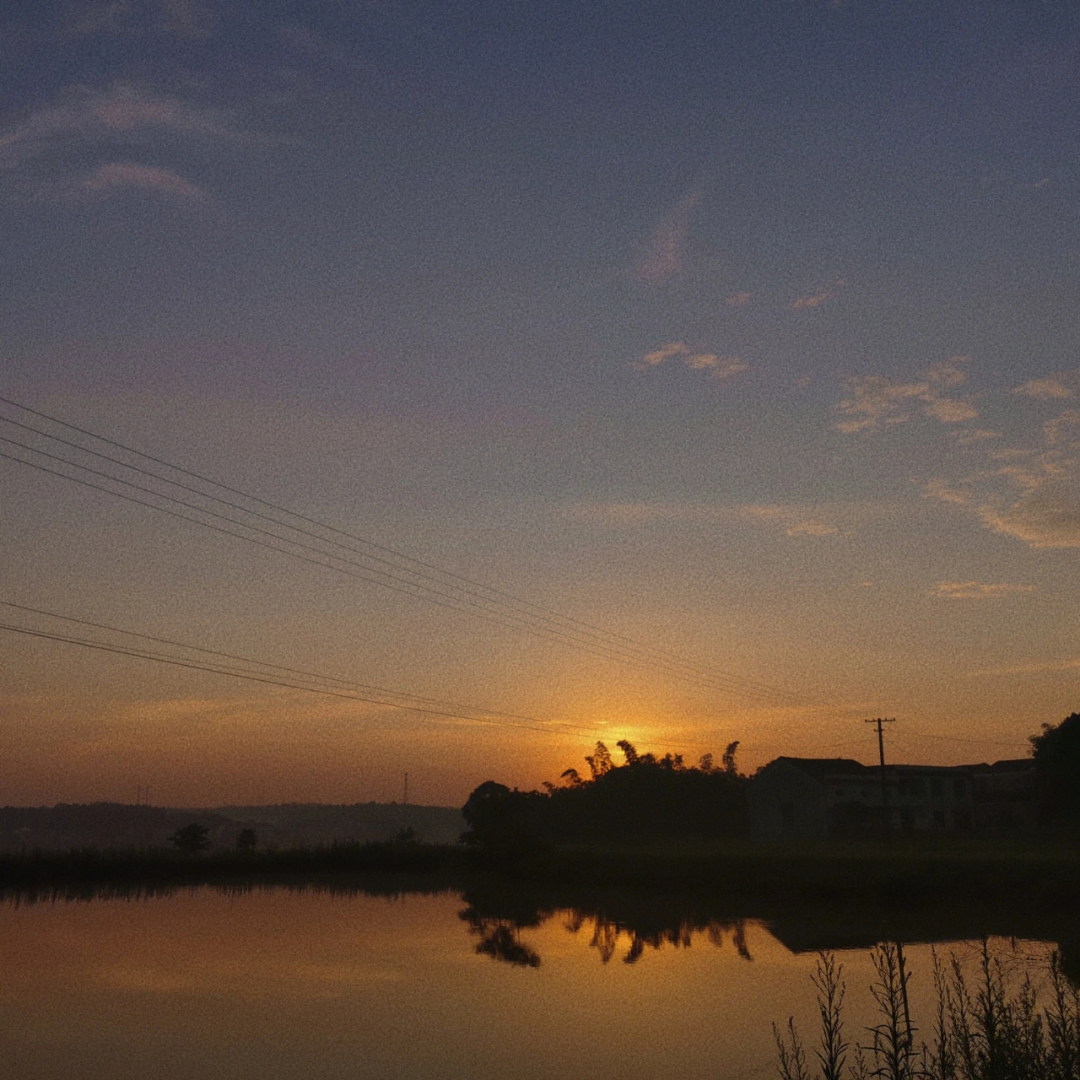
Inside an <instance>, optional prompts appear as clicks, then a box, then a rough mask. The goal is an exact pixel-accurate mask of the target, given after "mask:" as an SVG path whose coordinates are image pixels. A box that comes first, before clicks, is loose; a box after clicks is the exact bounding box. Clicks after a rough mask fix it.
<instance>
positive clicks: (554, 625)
mask: <svg viewBox="0 0 1080 1080" xmlns="http://www.w3.org/2000/svg"><path fill="white" fill-rule="evenodd" d="M0 103H2V112H0V263H2V273H0V396H2V397H3V399H5V400H4V402H2V403H0V417H2V418H3V419H2V420H0V436H2V437H3V439H4V440H5V441H3V442H0V454H3V455H4V456H2V457H0V530H2V532H0V542H2V547H3V559H2V561H0V601H2V602H3V603H4V604H5V605H8V606H5V607H0V623H2V624H3V625H4V626H5V627H7V629H4V630H0V657H2V670H0V805H3V804H13V805H20V804H39V803H48V804H51V803H54V802H58V801H66V802H76V801H93V800H117V801H126V802H133V801H135V798H136V793H137V791H139V789H143V791H145V789H147V788H148V789H149V798H150V801H152V802H154V803H157V804H169V805H192V806H194V805H220V804H225V803H256V802H278V801H323V802H355V801H367V800H371V799H375V800H380V801H382V800H390V799H400V798H401V797H402V794H403V780H404V773H405V772H408V773H409V778H410V779H409V785H410V788H409V790H410V799H412V800H413V801H416V802H421V803H440V804H448V805H456V804H460V803H461V802H463V801H464V799H465V797H466V796H467V795H468V793H469V791H470V790H471V789H472V788H473V787H474V786H475V785H476V784H478V783H480V782H481V781H483V780H486V779H499V780H502V781H503V782H506V783H509V784H517V785H520V786H522V787H530V788H531V787H534V786H536V785H538V784H539V783H540V782H541V781H542V780H545V779H547V780H553V781H554V780H557V778H558V775H559V773H560V772H561V771H562V770H563V769H565V768H567V767H568V766H571V765H573V766H577V767H579V768H580V767H583V761H582V757H583V755H584V754H585V753H588V752H589V751H590V748H591V746H592V745H593V744H594V743H595V742H596V740H597V739H604V740H605V741H607V742H608V744H609V745H612V746H613V745H614V743H615V741H616V740H618V739H620V738H623V737H626V738H629V739H631V741H633V742H634V743H635V744H636V745H637V747H638V749H639V750H655V751H659V752H665V751H668V750H671V751H674V752H680V753H682V754H684V756H685V757H686V758H687V759H688V760H691V761H696V760H697V758H698V757H700V755H701V754H704V753H706V752H709V751H711V752H713V753H714V754H716V755H717V756H718V755H719V754H720V753H721V752H722V751H723V749H724V747H725V745H726V744H727V743H729V742H730V741H732V740H734V739H739V740H741V746H740V751H739V762H740V765H741V767H742V768H744V769H746V770H753V769H754V768H756V767H757V766H759V765H761V764H764V763H765V762H766V761H768V760H770V759H771V758H773V757H775V756H777V755H779V754H796V755H806V756H850V757H855V758H858V759H859V760H862V761H866V762H872V761H875V760H876V758H877V744H876V737H875V735H874V733H873V730H872V728H871V727H870V726H869V725H867V724H864V723H863V721H864V719H866V718H871V717H875V716H888V717H896V718H897V722H896V723H895V724H893V725H891V727H890V729H889V731H888V741H887V753H888V755H889V757H890V759H891V760H895V761H908V762H927V763H940V764H954V763H961V762H971V761H984V760H986V761H993V760H996V759H998V758H1006V757H1016V756H1021V755H1023V754H1024V753H1025V752H1026V749H1027V744H1026V739H1027V736H1029V735H1030V734H1033V733H1035V732H1037V731H1038V730H1039V726H1040V725H1041V724H1042V723H1044V722H1049V723H1056V722H1058V721H1060V720H1061V719H1063V718H1064V716H1066V715H1067V714H1068V713H1070V712H1073V711H1076V710H1078V709H1080V640H1078V639H1080V635H1078V627H1080V619H1078V618H1077V598H1078V596H1080V358H1078V357H1080V353H1078V345H1080V342H1078V338H1080V332H1078V311H1080V300H1078V288H1080V264H1078V256H1080V156H1078V151H1080V7H1078V6H1077V5H1074V4H1065V3H1061V2H1060V0H1045V2H1040V0H1012V2H994V3H988V2H986V0H980V2H975V0H730V2H728V0H724V2H716V0H712V2H708V3H697V2H689V0H688V2H685V3H679V2H675V3H671V2H667V3H651V2H639V3H633V4H629V3H588V4H586V3H580V2H569V0H549V2H546V3H512V2H509V0H492V2H488V0H472V2H469V3H436V2H433V0H366V2H364V0H351V2H344V0H319V2H315V0H313V2H310V3H295V2H286V0H281V2H267V3H257V4H254V3H241V2H239V0H101V2H78V0H72V2H70V3H66V2H60V0H57V2H44V3H43V2H41V0H33V2H31V0H21V2H18V0H16V2H9V3H6V4H5V5H4V6H3V9H2V13H0ZM22 406H26V407H28V409H30V410H34V411H33V412H30V411H27V408H22ZM50 418H52V419H50ZM54 420H59V421H62V422H64V423H66V424H69V425H74V426H75V427H76V428H80V429H83V431H82V432H79V431H76V430H74V429H73V428H65V427H61V426H59V425H57V424H56V423H54V422H53V421H54ZM31 429H34V430H31ZM86 432H90V433H92V434H93V435H99V436H103V437H104V438H106V439H109V440H112V443H102V442H97V441H95V440H94V439H93V438H92V437H91V435H88V434H85V433H86ZM47 436H55V437H56V438H57V439H63V440H66V441H65V442H58V441H56V439H50V438H48V437H47ZM73 444H75V445H73ZM115 444H121V445H122V447H127V448H133V449H135V450H138V451H141V452H142V453H143V454H146V455H150V456H151V458H153V459H157V460H156V462H153V461H151V460H150V459H148V458H136V457H134V456H133V455H132V454H131V451H130V450H128V449H121V448H120V447H118V446H117V445H115ZM77 446H82V447H84V448H86V449H89V450H92V451H94V452H96V453H97V454H98V455H106V456H104V457H101V456H99V457H93V456H87V454H86V451H85V450H79V449H78V448H77ZM47 454H51V455H53V457H47V456H45V455H47ZM109 458H112V459H113V460H112V461H110V460H109ZM13 459H18V460H13ZM58 459H64V461H67V462H73V463H75V464H64V463H63V461H60V460H58ZM122 461H123V462H127V463H129V464H135V465H137V467H138V468H141V469H143V470H145V471H144V472H142V473H135V472H132V471H130V470H125V466H124V465H122V464H118V462H122ZM78 465H83V466H85V467H86V468H92V469H96V470H98V472H97V473H89V472H86V471H85V470H83V469H80V468H78V467H77V466H78ZM169 465H175V466H180V467H182V468H183V469H186V470H189V472H188V473H183V474H181V473H175V472H172V471H170V470H169V468H168V466H169ZM45 470H52V471H51V472H50V471H45ZM61 472H62V473H65V475H67V476H72V477H75V478H76V479H75V480H72V479H65V478H63V477H61V476H58V475H56V474H57V473H61ZM101 473H108V474H109V475H110V476H113V477H119V478H122V479H123V480H126V481H128V483H130V484H139V485H141V487H142V488H143V489H144V490H142V491H140V490H139V489H137V488H133V487H125V486H123V485H122V484H120V483H118V481H117V480H116V479H112V480H110V479H108V478H107V477H105V476H102V475H101ZM148 473H153V474H156V477H155V476H151V475H147V474H148ZM192 474H195V475H192ZM161 477H167V478H169V479H172V480H174V481H176V482H178V483H183V484H185V485H187V490H185V489H182V488H179V487H176V486H175V485H173V486H170V485H169V484H168V483H167V482H166V481H165V480H162V479H160V478H161ZM207 480H212V481H217V482H220V483H221V484H224V485H227V486H228V487H229V488H230V489H232V491H231V492H229V491H226V490H225V489H223V488H211V487H210V486H209V485H208V483H207ZM77 481H79V482H77ZM89 484H95V485H97V486H96V487H91V486H88V485H89ZM102 488H106V489H108V490H107V491H106V490H101V489H102ZM192 489H195V490H192ZM114 491H115V492H119V493H120V495H124V496H126V498H125V497H119V496H118V495H116V494H110V492H114ZM153 492H156V494H154V493H153ZM208 492H209V493H212V494H213V495H216V496H217V497H219V498H221V499H223V500H228V502H229V503H231V504H232V508H231V509H228V508H226V507H225V506H224V504H223V503H210V502H208V501H206V500H207V493H208ZM249 495H250V496H254V497H255V498H257V499H260V500H263V502H259V503H255V502H251V501H250V500H249V499H248V498H247V496H249ZM168 499H183V500H185V502H186V504H187V505H186V507H185V505H184V504H182V503H177V502H171V501H168ZM133 500H140V501H133ZM147 502H149V503H152V504H153V506H154V507H159V508H160V509H154V508H152V507H151V506H148V505H145V503H147ZM192 507H202V509H201V510H200V509H193V508H192ZM165 511H168V512H165ZM208 511H209V512H210V513H218V514H221V515H225V516H227V517H228V518H229V519H230V520H231V521H232V522H233V524H229V523H228V522H226V521H225V519H224V517H210V516H208ZM284 511H292V512H294V513H296V514H299V515H303V519H301V518H286V517H284V516H283V512H284ZM254 514H262V515H263V516H262V517H255V516H253V515H254ZM193 519H196V520H193ZM198 522H202V524H199V523H198ZM273 522H286V525H282V524H274V523H273ZM315 523H322V524H315ZM287 524H292V525H294V526H298V527H300V528H303V529H304V530H306V531H305V532H304V533H298V532H295V531H293V532H288V531H287ZM324 525H325V526H329V527H330V528H331V529H334V530H339V531H337V532H328V531H326V530H325V529H324V528H323V526H324ZM258 529H261V530H263V531H261V532H257V531H255V530H258ZM283 530H285V531H283ZM344 534H350V535H351V536H354V537H356V538H358V539H357V540H356V541H353V540H350V539H349V538H348V537H347V536H345V535H344ZM274 537H277V538H279V539H274ZM301 545H303V546H301ZM370 545H378V546H377V547H376V546H370ZM372 559H381V560H385V561H383V562H373V561H371V560H372ZM409 560H417V561H415V562H412V561H409ZM388 568H389V569H388ZM379 571H381V572H382V576H381V577H380V574H379ZM386 574H392V575H394V576H393V578H392V579H388V578H386V576H385V575H386ZM380 580H381V581H382V582H383V584H378V583H376V582H377V581H380ZM395 582H396V584H395ZM403 582H408V584H407V585H406V584H403ZM388 584H390V585H393V588H388V587H386V586H387V585H388ZM12 605H18V606H12ZM28 609H34V610H32V611H31V610H28ZM57 616H63V617H64V618H65V619H68V620H73V619H74V620H83V622H82V623H76V622H70V621H67V622H65V621H64V620H63V619H60V618H57ZM86 623H95V624H98V625H97V626H96V627H91V626H87V625H86ZM107 627H111V628H113V629H106V628H107ZM20 630H21V631H26V630H29V631H34V632H37V633H43V634H48V635H52V637H33V636H29V635H27V634H26V633H21V632H19V631H20ZM118 631H131V632H133V633H136V634H143V635H151V636H153V637H156V638H160V639H167V642H168V643H163V642H158V643H156V644H150V643H148V642H147V640H146V639H145V638H135V637H130V636H124V635H123V634H120V633H119V632H118ZM57 636H59V637H69V638H71V637H73V638H78V639H80V640H82V641H85V642H92V643H97V644H105V645H107V646H108V647H109V648H126V649H129V650H130V649H148V648H152V649H153V650H155V651H156V652H157V653H158V654H159V655H166V656H168V657H170V658H172V659H174V660H182V662H184V663H189V664H191V665H193V666H184V667H182V666H175V665H171V666H170V665H164V664H161V663H158V662H154V661H150V660H147V659H143V658H139V657H132V656H125V655H120V654H117V653H116V652H108V651H100V650H95V649H91V648H88V647H86V645H78V644H74V643H71V642H63V641H57V640H54V638H55V637H57ZM188 645H193V646H198V647H200V648H202V649H204V650H216V652H217V653H218V654H220V653H229V654H232V656H233V659H232V660H231V661H229V662H230V663H233V664H239V663H240V661H238V660H236V659H235V658H236V657H243V658H245V660H244V661H243V663H244V664H245V665H248V666H246V667H245V670H246V671H248V672H249V673H250V672H252V671H253V670H255V669H253V668H252V667H251V666H250V664H249V661H259V662H261V663H262V664H273V665H278V667H277V668H272V669H271V668H259V669H258V671H260V672H261V673H262V674H261V675H260V677H261V678H265V679H268V680H269V681H250V680H240V679H236V678H233V677H230V676H228V675H224V674H221V673H212V672H207V671H204V670H200V668H201V667H204V666H213V664H211V661H212V660H213V661H214V662H215V663H220V662H221V660H222V658H221V657H220V656H218V657H216V659H215V657H214V654H211V653H209V652H205V653H198V652H194V651H192V650H190V649H186V648H182V646H188ZM631 661H632V662H631ZM285 668H288V669H291V670H292V672H293V673H292V674H291V675H286V674H285V673H284V671H283V669H285ZM298 671H303V672H306V673H308V674H307V675H305V676H302V677H301V676H300V675H298V674H297V672H298ZM312 673H315V674H316V675H319V676H322V677H326V678H333V679H336V680H339V681H338V682H334V683H331V682H327V681H325V680H323V681H320V682H319V683H318V686H319V687H321V688H322V689H333V690H334V692H335V694H337V695H339V696H330V695H326V694H313V693H310V692H307V691H306V690H304V689H300V688H298V687H299V685H300V683H301V682H303V681H304V680H310V679H311V675H312ZM281 682H284V683H287V684H289V685H278V683H281ZM305 685H308V684H307V683H305ZM311 685H315V684H313V683H312V684H311ZM372 688H379V689H378V691H376V690H374V689H372ZM387 691H391V692H393V693H391V694H388V693H387ZM395 695H396V696H395ZM357 697H361V698H366V699H367V700H356V698H357ZM417 697H423V698H426V699H432V700H429V701H427V702H426V703H425V702H417V700H416V699H417ZM390 701H396V702H398V703H406V704H423V705H425V707H426V708H428V709H430V710H432V711H429V712H417V711H410V710H402V709H399V708H394V707H392V706H391V705H390V704H388V702H390Z"/></svg>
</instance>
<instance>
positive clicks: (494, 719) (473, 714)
mask: <svg viewBox="0 0 1080 1080" xmlns="http://www.w3.org/2000/svg"><path fill="white" fill-rule="evenodd" d="M59 617H60V618H63V616H59ZM73 621H77V620H73ZM0 630H7V631H9V632H11V633H15V634H22V635H24V636H26V637H33V638H40V639H43V640H46V641H56V642H62V643H64V644H68V645H78V646H81V647H83V648H87V649H95V650H98V651H100V652H107V653H114V654H116V655H119V656H128V657H132V658H135V659H139V660H151V661H154V662H155V663H159V664H168V665H170V666H172V667H180V668H188V669H190V670H193V671H206V672H210V673H212V674H215V675H227V676H229V677H231V678H235V679H246V680H248V681H249V682H257V683H263V684H266V685H269V686H280V687H284V688H286V689H290V690H304V691H306V692H308V693H312V694H322V695H324V696H327V697H336V698H343V699H345V700H346V701H358V702H363V703H365V704H370V705H382V706H386V707H388V708H393V709H403V710H407V711H410V712H419V713H427V714H430V715H433V716H441V717H446V718H452V719H455V720H471V721H473V722H475V723H481V724H491V725H495V726H498V727H512V728H518V729H522V728H525V729H527V730H530V731H539V732H543V733H545V734H549V735H567V734H573V733H574V732H575V731H577V732H590V733H592V734H597V733H601V732H599V729H596V728H584V727H578V726H577V725H571V724H566V723H564V722H561V721H559V722H558V723H559V727H560V728H570V729H572V730H571V731H565V730H564V731H560V730H556V729H555V728H554V727H552V726H551V725H550V724H547V723H545V722H544V721H543V720H532V722H531V723H528V722H521V723H515V722H512V721H509V720H502V719H499V717H500V716H505V715H512V714H502V713H489V712H487V711H486V710H470V707H469V706H467V705H461V706H456V705H453V704H452V703H446V708H442V709H437V708H434V707H433V706H432V705H417V704H412V703H409V702H399V701H387V700H384V699H382V698H375V697H371V696H365V695H363V694H361V693H359V692H355V691H349V690H334V689H330V688H327V687H320V686H316V685H307V684H306V683H304V682H301V681H289V680H286V679H284V678H281V677H274V676H272V675H269V674H266V673H260V672H258V671H256V670H250V669H247V670H246V669H244V668H240V667H235V666H227V665H219V664H212V663H198V662H196V661H194V660H191V659H188V658H185V657H180V656H170V655H168V654H164V653H154V652H151V651H149V650H146V649H138V648H125V647H124V646H121V645H116V644H111V643H109V642H104V641H94V640H93V639H89V638H78V637H73V636H71V635H69V634H57V633H51V632H49V631H46V630H36V629H33V628H31V627H27V626H15V625H12V624H10V623H0ZM121 633H130V631H121ZM135 636H142V635H135ZM183 647H184V648H187V649H192V650H195V651H205V652H209V651H211V650H201V649H199V647H198V646H195V645H184V646H183ZM249 662H250V663H253V664H259V663H261V662H260V661H258V660H252V661H249ZM266 666H270V665H266ZM383 693H386V694H396V693H398V692H397V691H383ZM400 696H401V697H405V698H411V697H412V695H408V694H401V695H400ZM413 700H415V701H433V700H435V699H425V698H414V699H413ZM530 719H531V718H530Z"/></svg>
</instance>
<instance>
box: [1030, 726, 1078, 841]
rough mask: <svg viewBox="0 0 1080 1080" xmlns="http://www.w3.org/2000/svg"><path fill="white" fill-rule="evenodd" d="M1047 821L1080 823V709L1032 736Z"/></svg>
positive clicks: (1040, 792)
mask: <svg viewBox="0 0 1080 1080" xmlns="http://www.w3.org/2000/svg"><path fill="white" fill-rule="evenodd" d="M1031 754H1032V757H1034V758H1035V775H1036V782H1037V784H1038V789H1039V799H1040V802H1041V810H1042V818H1043V823H1044V824H1046V825H1059V826H1060V825H1064V826H1071V827H1073V828H1078V827H1080V713H1072V714H1071V715H1070V716H1066V717H1065V719H1064V720H1062V721H1061V723H1060V724H1043V726H1042V734H1041V735H1032V736H1031Z"/></svg>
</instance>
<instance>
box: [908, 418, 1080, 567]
mask: <svg viewBox="0 0 1080 1080" xmlns="http://www.w3.org/2000/svg"><path fill="white" fill-rule="evenodd" d="M970 446H971V452H972V453H973V454H974V455H975V458H974V460H975V462H976V463H977V465H978V466H980V467H978V468H976V469H975V470H973V471H972V472H970V473H969V474H968V475H967V476H964V477H962V478H958V479H953V480H946V479H944V478H941V477H937V478H935V479H933V480H931V481H930V483H929V484H928V485H927V487H926V494H927V496H928V497H930V498H935V499H939V500H941V501H943V502H948V503H951V504H952V505H954V506H958V507H962V508H963V509H965V510H967V511H969V512H970V513H972V514H974V515H975V516H976V517H977V518H978V520H979V521H981V522H982V524H983V525H984V526H985V527H986V528H987V529H990V530H991V531H993V532H996V533H1000V534H1002V535H1005V536H1012V537H1015V538H1016V539H1018V540H1021V541H1023V542H1024V543H1025V544H1027V545H1028V546H1029V547H1033V548H1071V547H1080V410H1078V409H1064V410H1062V411H1061V412H1059V414H1058V415H1057V416H1054V417H1052V418H1050V419H1049V420H1046V421H1045V422H1044V423H1042V424H1041V425H1040V426H1039V428H1038V429H1037V432H1036V434H1035V436H1034V438H1033V439H1032V440H1031V441H1030V442H1029V444H1028V445H1011V446H1009V445H1005V446H1002V445H998V444H997V443H996V442H995V443H994V444H992V445H986V446H983V447H982V448H981V449H980V448H979V446H978V443H977V442H976V443H971V444H970Z"/></svg>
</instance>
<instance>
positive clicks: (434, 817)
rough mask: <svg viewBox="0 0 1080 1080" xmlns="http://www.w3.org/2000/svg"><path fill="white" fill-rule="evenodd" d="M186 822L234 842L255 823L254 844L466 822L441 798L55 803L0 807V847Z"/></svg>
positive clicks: (138, 840) (95, 844) (136, 836)
mask: <svg viewBox="0 0 1080 1080" xmlns="http://www.w3.org/2000/svg"><path fill="white" fill-rule="evenodd" d="M192 822H197V823H198V824H200V825H205V826H206V828H207V829H208V830H209V837H210V840H211V842H212V844H213V846H214V847H234V846H235V845H236V838H237V836H238V835H239V833H240V830H241V829H254V830H255V833H256V836H257V840H258V846H259V847H260V848H266V847H276V848H288V847H297V846H301V845H304V846H307V847H316V846H320V845H324V844H332V843H334V842H336V841H359V842H360V843H367V842H369V841H373V840H392V839H394V838H395V837H397V836H398V835H399V834H401V833H402V832H403V831H404V830H406V829H412V831H413V834H414V835H415V837H416V839H418V840H424V841H427V842H428V843H435V844H452V843H455V842H456V841H457V839H458V837H459V836H460V835H461V833H462V832H463V831H464V829H465V821H464V819H463V818H462V816H461V812H460V811H459V810H457V809H456V808H454V807H447V806H404V805H402V804H400V803H354V804H352V805H345V806H326V805H323V804H321V803H285V804H282V805H277V806H223V807H215V808H213V809H196V810H185V809H182V808H176V807H166V806H129V805H126V804H123V803H89V804H76V803H58V804H57V805H56V806H36V807H21V806H5V807H0V852H11V851H14V852H17V851H33V850H40V851H56V850H67V849H69V848H160V847H168V845H169V837H170V836H171V835H172V834H173V833H174V832H176V830H177V829H180V828H182V827H183V826H185V825H189V824H191V823H192Z"/></svg>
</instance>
